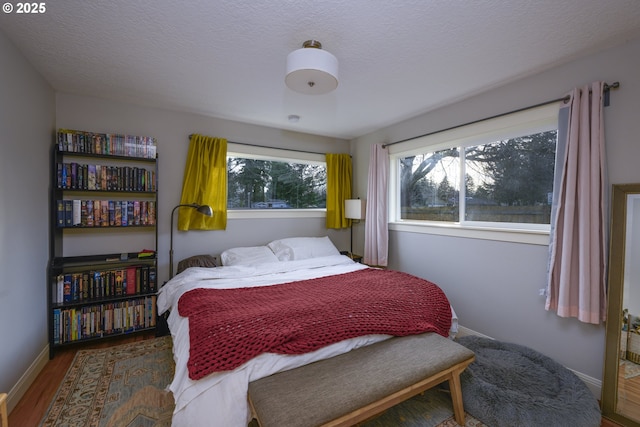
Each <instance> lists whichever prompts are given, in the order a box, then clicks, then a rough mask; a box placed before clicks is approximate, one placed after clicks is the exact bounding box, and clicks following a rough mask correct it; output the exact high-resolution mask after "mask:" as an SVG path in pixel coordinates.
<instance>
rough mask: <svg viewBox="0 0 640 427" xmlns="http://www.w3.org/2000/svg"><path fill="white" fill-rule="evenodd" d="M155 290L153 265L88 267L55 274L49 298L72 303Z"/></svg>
mask: <svg viewBox="0 0 640 427" xmlns="http://www.w3.org/2000/svg"><path fill="white" fill-rule="evenodd" d="M156 291H157V285H156V268H155V266H153V265H136V266H128V267H123V268H114V269H107V270H88V271H82V272H77V273H66V274H59V275H57V276H56V282H55V288H54V289H53V292H52V298H51V302H53V303H54V304H64V303H74V302H83V301H91V300H93V299H99V298H109V297H121V296H125V295H136V294H141V293H143V294H144V293H148V292H156Z"/></svg>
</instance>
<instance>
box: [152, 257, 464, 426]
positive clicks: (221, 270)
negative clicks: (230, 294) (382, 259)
mask: <svg viewBox="0 0 640 427" xmlns="http://www.w3.org/2000/svg"><path fill="white" fill-rule="evenodd" d="M363 268H367V266H365V265H363V264H358V263H354V262H353V261H352V260H351V259H350V258H348V257H346V256H342V255H339V256H330V257H323V258H313V259H307V260H300V261H287V262H277V263H270V264H260V265H255V266H232V267H218V268H190V269H187V270H185V271H184V272H182V273H180V274H179V275H177V276H175V277H174V278H173V279H172V280H170V281H169V282H167V283H166V284H165V285H164V286H163V287H162V288H161V289H160V291H159V292H158V311H159V313H160V314H162V313H164V312H165V311H167V310H171V312H170V315H169V318H168V322H169V328H170V330H171V335H172V338H173V356H174V360H175V362H176V371H175V375H174V378H173V382H172V383H171V385H170V387H169V388H170V390H171V391H172V392H173V396H174V399H175V401H176V407H175V411H174V413H173V421H172V426H173V427H181V426H185V427H186V426H189V427H199V426H214V427H215V426H220V427H236V426H237V427H246V426H247V423H248V422H249V421H250V416H251V415H250V409H249V406H248V403H247V388H248V384H249V382H251V381H254V380H257V379H259V378H263V377H266V376H269V375H271V374H274V373H276V372H280V371H284V370H287V369H292V368H295V367H298V366H302V365H306V364H308V363H311V362H314V361H316V360H321V359H326V358H329V357H333V356H336V355H338V354H342V353H345V352H347V351H350V350H352V349H354V348H358V347H362V346H364V345H369V344H373V343H374V342H378V341H382V340H384V339H387V338H389V336H388V335H367V336H364V337H358V338H353V339H349V340H345V341H341V342H338V343H335V344H332V345H329V346H326V347H323V348H321V349H319V350H317V351H314V352H312V353H307V354H303V355H293V356H292V355H279V354H273V353H265V354H262V355H260V356H258V357H256V358H254V359H252V360H250V361H249V362H247V363H245V364H244V365H242V366H240V367H239V368H237V369H235V370H233V371H227V372H219V373H213V374H211V375H208V376H207V377H205V378H202V379H200V380H198V381H193V380H191V379H190V378H189V374H188V371H187V361H188V359H189V322H188V319H187V318H184V317H181V316H180V315H179V314H178V309H177V304H178V300H179V299H180V296H181V295H182V294H183V293H185V292H187V291H189V290H191V289H195V288H217V289H224V288H244V287H252V286H268V285H275V284H280V283H287V282H292V281H296V280H305V279H311V278H315V277H323V276H329V275H333V274H340V273H348V272H352V271H356V270H360V269H363ZM451 312H452V315H453V322H452V326H451V332H452V334H455V332H457V318H456V316H455V313H454V311H453V309H452V310H451Z"/></svg>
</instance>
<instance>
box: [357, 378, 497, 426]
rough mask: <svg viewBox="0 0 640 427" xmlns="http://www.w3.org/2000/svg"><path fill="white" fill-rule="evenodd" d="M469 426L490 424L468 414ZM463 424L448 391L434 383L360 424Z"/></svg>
mask: <svg viewBox="0 0 640 427" xmlns="http://www.w3.org/2000/svg"><path fill="white" fill-rule="evenodd" d="M464 425H465V426H466V427H488V426H487V425H486V424H483V423H481V422H480V421H478V420H477V419H476V418H474V417H472V416H471V415H469V414H466V416H465V424H464ZM400 426H401V427H460V425H459V424H458V423H457V422H456V420H455V418H454V416H453V405H452V403H451V395H450V393H449V391H448V390H447V389H445V388H443V387H434V388H432V389H430V390H427V391H425V392H424V393H422V394H419V395H417V396H414V397H413V398H411V399H409V400H406V401H404V402H402V403H399V404H397V405H395V406H393V407H391V408H389V409H387V410H386V411H385V412H383V413H382V414H380V415H378V416H377V417H375V418H373V419H371V420H369V421H367V422H365V423H362V424H358V427H400Z"/></svg>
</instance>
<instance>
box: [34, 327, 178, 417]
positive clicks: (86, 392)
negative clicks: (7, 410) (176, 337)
mask: <svg viewBox="0 0 640 427" xmlns="http://www.w3.org/2000/svg"><path fill="white" fill-rule="evenodd" d="M173 372H174V362H173V356H172V353H171V337H162V338H154V339H149V340H143V341H137V342H135V343H130V344H124V345H119V346H115V347H110V348H104V349H98V350H79V351H78V353H77V354H76V356H75V358H74V360H73V363H72V364H71V367H70V368H69V370H68V371H67V374H66V375H65V377H64V379H63V381H62V383H61V385H60V387H59V389H58V391H57V393H56V395H55V397H54V398H53V401H52V402H51V405H50V406H49V409H48V410H47V413H46V414H45V416H44V418H43V420H42V422H41V424H40V425H41V426H42V427H54V426H55V427H62V426H65V427H66V426H83V427H84V426H91V427H120V426H136V427H152V426H153V427H161V426H162V427H164V426H166V427H169V426H170V425H171V415H172V413H173V408H174V401H173V396H172V394H171V393H170V392H167V391H165V388H166V387H167V386H168V385H169V384H170V383H171V379H172V378H173Z"/></svg>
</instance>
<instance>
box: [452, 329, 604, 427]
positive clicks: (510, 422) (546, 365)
mask: <svg viewBox="0 0 640 427" xmlns="http://www.w3.org/2000/svg"><path fill="white" fill-rule="evenodd" d="M457 341H458V342H459V343H460V344H462V345H464V346H465V347H467V348H469V349H470V350H473V352H474V353H475V354H476V360H475V362H473V363H472V364H471V365H469V367H468V368H467V369H466V370H465V371H464V372H463V373H462V375H461V376H460V381H461V384H462V398H463V402H464V409H465V411H467V412H468V413H469V414H471V415H472V416H474V417H476V418H477V419H479V420H480V421H482V422H483V423H485V424H487V425H490V426H491V427H513V426H519V427H524V426H531V427H539V426H554V427H562V426H567V427H599V426H600V422H601V413H600V407H599V405H598V401H597V400H596V398H595V397H594V396H593V394H592V393H591V391H590V390H589V389H588V388H587V386H586V385H585V384H584V383H583V382H582V380H580V378H578V377H577V376H576V375H575V374H574V373H573V372H571V371H570V370H568V369H567V368H565V367H564V366H562V365H560V364H559V363H557V362H556V361H554V360H553V359H551V358H549V357H547V356H545V355H543V354H541V353H538V352H537V351H535V350H533V349H530V348H528V347H525V346H521V345H518V344H512V343H505V342H500V341H496V340H492V339H488V338H481V337H477V336H465V337H460V338H458V339H457Z"/></svg>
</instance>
